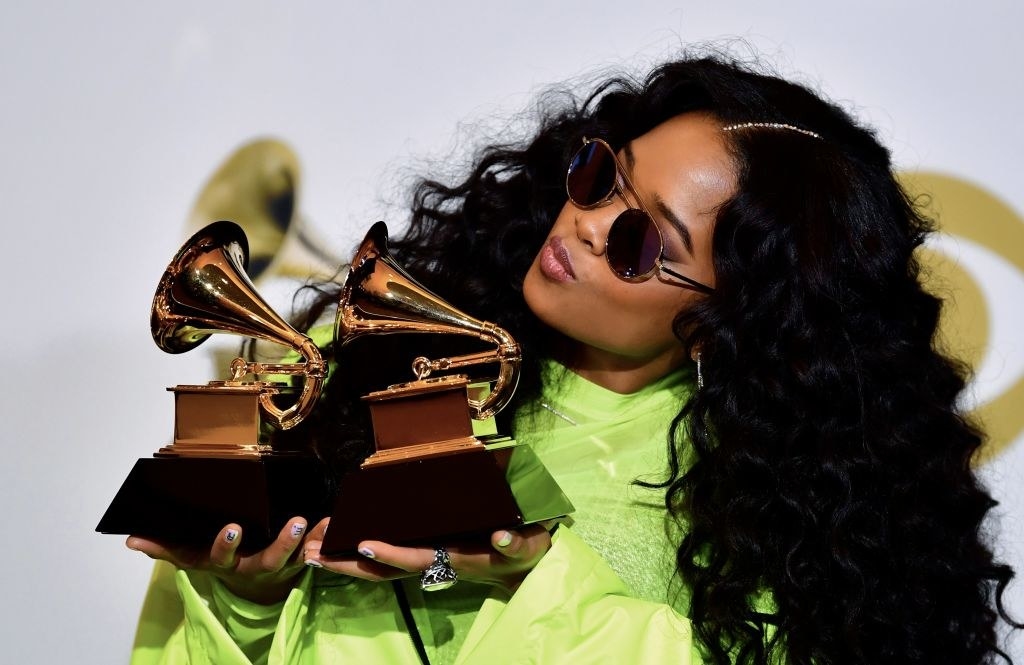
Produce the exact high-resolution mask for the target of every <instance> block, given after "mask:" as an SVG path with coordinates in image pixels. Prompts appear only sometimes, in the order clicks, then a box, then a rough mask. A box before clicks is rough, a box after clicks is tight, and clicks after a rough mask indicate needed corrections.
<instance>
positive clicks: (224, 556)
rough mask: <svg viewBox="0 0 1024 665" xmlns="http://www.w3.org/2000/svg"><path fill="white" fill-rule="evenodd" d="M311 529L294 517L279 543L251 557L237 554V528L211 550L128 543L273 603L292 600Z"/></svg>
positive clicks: (226, 532) (228, 528) (254, 598)
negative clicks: (290, 593)
mask: <svg viewBox="0 0 1024 665" xmlns="http://www.w3.org/2000/svg"><path fill="white" fill-rule="evenodd" d="M307 526H308V525H307V523H306V520H305V519H303V518H301V517H293V518H292V519H290V520H288V523H287V524H285V525H284V528H282V529H281V531H280V533H278V535H277V538H276V539H275V540H274V542H272V543H270V544H269V545H268V546H267V547H266V548H264V549H262V550H260V551H258V552H253V553H251V554H241V553H239V551H238V548H239V545H240V544H241V542H242V528H241V527H240V526H239V525H237V524H228V525H227V526H225V527H224V528H223V529H221V530H220V533H218V534H217V537H216V538H215V539H214V541H213V544H212V545H211V547H210V548H209V549H205V548H202V547H181V546H175V545H169V544H165V543H162V542H160V541H156V540H151V539H149V538H143V537H141V536H129V537H128V540H126V541H125V545H127V546H128V549H132V550H135V551H137V552H142V553H143V554H145V555H147V556H149V557H150V558H152V559H159V560H162V561H167V562H170V563H171V564H173V565H175V566H177V567H178V568H182V569H187V570H203V571H207V572H209V573H210V574H211V575H214V576H215V577H217V578H218V579H220V580H221V582H223V583H224V586H226V587H227V589H228V590H229V591H231V593H233V594H235V595H236V596H239V597H241V598H245V599H246V600H250V601H252V602H255V603H260V604H264V605H270V604H272V603H276V602H279V601H281V600H284V599H285V598H286V597H287V596H288V592H289V591H291V589H292V587H293V586H294V583H295V578H296V577H297V576H298V574H299V573H300V572H301V571H302V570H303V569H304V566H303V562H302V557H301V549H300V548H299V545H300V544H301V543H302V537H303V534H305V532H306V527H307ZM320 538H322V535H321V536H320Z"/></svg>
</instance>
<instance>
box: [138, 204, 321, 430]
mask: <svg viewBox="0 0 1024 665" xmlns="http://www.w3.org/2000/svg"><path fill="white" fill-rule="evenodd" d="M248 255H249V248H248V243H247V242H246V238H245V232H244V231H242V229H241V227H239V226H238V225H237V224H235V223H233V222H226V221H222V222H216V223H214V224H210V225H209V226H207V227H205V228H204V229H202V230H200V231H198V232H197V233H196V234H195V235H193V236H192V237H191V238H190V239H189V240H188V241H187V242H186V243H185V244H184V245H183V246H182V248H181V249H180V250H179V251H178V253H177V255H175V257H174V259H173V260H172V261H171V263H170V265H168V266H167V270H165V271H164V274H163V276H162V277H161V278H160V283H159V284H158V286H157V290H156V295H155V296H154V297H153V310H152V316H151V319H150V327H151V331H152V334H153V341H155V342H156V344H157V346H159V347H160V348H161V349H163V350H164V351H166V352H168V353H183V352H185V351H189V350H191V349H193V348H194V347H196V346H198V345H199V344H201V343H202V342H203V341H205V340H206V338H207V337H209V336H210V335H211V334H213V333H221V332H227V333H233V334H236V335H243V336H245V337H255V338H258V339H263V340H267V341H270V342H274V343H276V344H281V345H284V346H287V347H289V348H292V349H294V350H296V351H298V352H299V353H301V354H302V356H303V357H304V358H305V360H306V362H305V363H299V364H292V365H266V364H262V363H246V362H245V361H244V360H242V359H237V360H236V361H235V362H234V363H232V379H233V380H235V381H238V380H239V379H240V378H241V377H242V376H244V375H245V374H246V373H268V374H304V375H305V376H306V380H305V382H304V383H303V386H302V392H301V394H300V396H299V399H298V400H297V402H296V403H295V404H294V405H293V406H292V407H290V408H288V409H285V410H282V409H280V408H278V407H277V406H276V405H274V403H273V402H272V401H271V397H270V396H268V395H265V396H263V397H261V400H260V405H261V407H262V408H263V410H264V412H265V413H266V414H267V415H268V416H270V418H271V419H272V421H273V422H274V424H276V425H278V426H279V427H281V428H284V429H287V428H289V427H293V426H294V425H296V424H298V422H299V421H300V420H302V418H304V417H305V416H306V415H307V414H308V413H309V411H310V410H311V409H312V408H313V406H315V404H316V398H317V396H318V395H319V394H320V389H321V387H322V384H323V381H324V378H325V376H326V369H325V365H324V362H323V360H322V358H321V355H320V352H319V350H318V349H317V347H316V345H315V344H313V342H312V341H311V340H310V339H309V338H308V337H307V336H305V335H303V334H302V333H300V332H299V331H297V330H295V329H294V328H293V327H292V326H290V325H289V324H288V323H287V322H286V321H285V320H284V319H282V318H281V317H280V316H278V314H277V313H276V312H275V311H274V310H273V309H271V307H270V306H269V305H267V303H266V302H265V301H264V300H263V298H261V297H260V295H259V293H257V292H256V289H255V287H254V286H253V284H252V282H251V281H250V280H249V277H248V275H247V274H246V265H247V263H248ZM239 363H240V365H239Z"/></svg>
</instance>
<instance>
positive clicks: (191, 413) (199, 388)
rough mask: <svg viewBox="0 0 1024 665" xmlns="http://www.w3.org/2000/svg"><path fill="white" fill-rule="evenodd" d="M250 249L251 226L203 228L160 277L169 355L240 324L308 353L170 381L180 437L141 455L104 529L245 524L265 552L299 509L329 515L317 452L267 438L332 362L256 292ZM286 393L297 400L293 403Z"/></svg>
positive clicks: (295, 411) (158, 328) (156, 336)
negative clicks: (295, 384)
mask: <svg viewBox="0 0 1024 665" xmlns="http://www.w3.org/2000/svg"><path fill="white" fill-rule="evenodd" d="M248 254H249V250H248V243H247V240H246V236H245V233H244V231H242V229H241V227H239V226H238V225H236V224H234V223H233V222H216V223H214V224H210V225H209V226H207V227H205V228H203V229H201V230H200V231H198V232H197V233H196V234H195V235H193V236H192V237H191V238H190V239H189V240H188V241H187V242H186V243H185V244H184V245H183V246H182V248H181V249H180V250H179V251H178V253H177V255H176V256H175V257H174V259H173V260H172V261H171V263H170V265H169V266H168V267H167V270H166V271H165V272H164V275H163V277H162V278H161V279H160V283H159V285H158V287H157V291H156V295H155V296H154V298H153V308H152V318H151V328H152V334H153V340H154V341H155V342H156V344H157V346H159V347H160V348H161V349H162V350H164V351H166V352H168V353H183V352H186V351H189V350H191V349H193V348H195V347H196V346H197V345H199V344H201V343H202V342H203V341H205V340H206V339H207V338H208V337H209V336H210V335H211V334H214V333H232V334H236V335H242V336H245V337H252V338H257V339H261V340H266V341H269V342H273V343H276V344H279V345H283V346H285V347H286V348H288V349H291V350H294V351H296V352H297V353H298V354H300V355H301V357H302V358H303V362H298V363H286V364H268V363H259V362H247V361H246V360H245V359H243V358H235V359H234V360H233V361H232V362H231V365H230V377H229V378H228V379H227V380H225V381H211V382H209V383H208V384H204V385H178V386H175V387H173V388H168V390H170V391H172V392H173V393H174V402H175V418H174V441H173V443H172V444H170V445H168V446H164V447H162V448H160V449H159V450H158V451H157V452H156V453H154V455H153V457H152V458H147V459H140V460H139V461H138V462H137V463H136V464H135V466H134V468H133V469H132V471H131V473H130V474H129V476H128V478H127V479H126V480H125V481H124V484H123V485H122V486H121V489H120V491H118V493H117V495H116V496H115V498H114V500H113V502H112V503H111V505H110V507H109V508H108V509H107V512H106V513H105V514H104V516H103V519H102V520H100V523H99V525H98V526H97V527H96V530H97V531H100V532H103V533H120V534H135V535H141V536H147V537H150V538H156V539H161V540H165V541H167V542H173V543H180V544H186V543H195V544H208V543H210V542H212V540H213V538H214V537H215V536H216V534H217V533H218V531H219V530H220V529H221V528H223V526H224V525H225V524H228V523H231V522H236V523H238V524H240V525H241V526H242V529H243V547H246V548H248V549H254V548H258V547H261V546H263V545H265V544H267V543H269V542H270V541H271V540H272V539H273V538H274V537H275V536H276V534H277V532H278V531H279V530H280V528H281V527H282V526H283V525H284V524H285V522H286V521H287V520H288V519H289V518H291V517H293V516H295V515H302V516H304V517H306V518H308V519H309V520H310V522H311V523H313V522H316V521H317V520H318V519H320V518H322V517H323V516H324V515H326V514H327V509H328V508H329V506H330V497H329V495H328V490H327V482H326V476H325V474H324V471H323V470H322V468H321V466H320V463H319V462H318V460H316V458H315V457H313V456H312V455H309V454H304V453H298V452H283V451H279V450H276V449H275V448H274V447H273V446H272V445H270V444H269V443H268V434H269V430H268V428H280V429H288V428H291V427H294V426H295V425H297V424H298V423H299V422H300V421H301V420H302V419H303V418H305V417H306V416H307V415H308V414H309V412H310V411H311V410H312V409H313V407H314V406H315V405H316V401H317V398H318V397H319V395H320V391H321V388H322V386H323V382H324V380H325V378H326V376H327V368H326V364H325V363H324V361H323V359H322V358H321V355H320V352H319V350H318V349H317V347H316V345H315V344H314V343H313V342H312V340H310V339H309V338H308V337H307V336H306V335H303V334H302V333H300V332H298V331H297V330H295V329H294V328H292V327H291V326H290V325H289V324H288V323H287V322H285V321H284V320H283V319H282V318H281V317H280V316H278V315H277V313H275V312H274V310H273V309H271V307H270V306H269V305H267V303H266V302H264V300H263V299H262V298H261V297H260V295H259V294H258V293H257V292H256V289H255V287H254V286H253V284H252V282H251V281H250V279H249V277H248V275H247V273H246V267H247V263H248ZM249 375H292V376H301V377H303V381H302V386H301V388H299V389H298V390H293V389H292V388H291V387H290V386H288V385H286V384H283V383H269V382H265V381H260V380H256V379H255V378H254V379H252V380H245V378H246V377H247V376H249ZM295 392H297V393H298V395H297V396H295V395H294V393H295ZM281 402H283V403H291V405H290V406H287V407H284V408H282V406H280V403H281Z"/></svg>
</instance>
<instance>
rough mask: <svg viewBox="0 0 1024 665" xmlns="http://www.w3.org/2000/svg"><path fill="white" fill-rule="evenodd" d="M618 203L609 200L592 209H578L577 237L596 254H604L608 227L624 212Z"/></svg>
mask: <svg viewBox="0 0 1024 665" xmlns="http://www.w3.org/2000/svg"><path fill="white" fill-rule="evenodd" d="M616 203H617V202H615V201H613V202H609V203H608V204H606V205H603V206H599V207H597V208H591V209H590V210H583V209H581V208H577V209H576V237H577V238H579V241H580V242H581V243H583V244H584V245H585V246H586V247H587V249H589V250H590V252H591V253H593V254H594V256H601V255H602V254H604V249H605V243H606V241H607V240H608V229H609V228H611V225H612V222H614V221H615V218H616V217H618V215H619V213H621V212H622V205H621V204H619V205H616Z"/></svg>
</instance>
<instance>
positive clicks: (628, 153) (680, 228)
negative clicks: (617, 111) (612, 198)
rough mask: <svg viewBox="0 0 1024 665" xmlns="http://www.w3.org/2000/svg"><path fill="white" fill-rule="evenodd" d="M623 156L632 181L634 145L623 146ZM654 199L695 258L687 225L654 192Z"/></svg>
mask: <svg viewBox="0 0 1024 665" xmlns="http://www.w3.org/2000/svg"><path fill="white" fill-rule="evenodd" d="M622 154H623V155H624V156H625V158H626V170H627V171H629V173H628V175H629V179H630V180H632V179H633V172H634V170H635V168H634V167H635V166H636V155H635V154H633V145H632V143H627V144H625V145H624V146H622ZM635 196H640V193H639V192H637V193H636V194H635ZM652 197H653V199H654V207H655V208H657V209H658V212H659V213H661V215H662V217H664V218H665V219H666V220H667V221H668V223H669V224H671V225H672V227H673V228H674V229H675V230H676V232H678V233H679V237H680V238H682V240H683V245H684V246H685V247H686V251H687V252H689V254H690V256H693V237H692V236H691V235H690V230H689V229H688V228H686V224H684V223H683V220H682V219H680V218H679V215H677V214H675V213H674V212H673V211H672V209H671V208H669V207H668V204H667V203H665V199H663V198H661V196H659V195H658V193H657V192H654V193H653V194H652ZM655 223H657V220H655Z"/></svg>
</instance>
